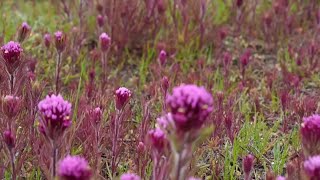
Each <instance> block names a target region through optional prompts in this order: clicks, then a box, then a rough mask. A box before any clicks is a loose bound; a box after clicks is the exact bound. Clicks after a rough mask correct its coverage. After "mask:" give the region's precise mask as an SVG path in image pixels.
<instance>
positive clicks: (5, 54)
mask: <svg viewBox="0 0 320 180" xmlns="http://www.w3.org/2000/svg"><path fill="white" fill-rule="evenodd" d="M22 52H23V49H22V48H21V46H20V44H19V43H18V42H14V41H10V42H8V43H7V44H5V45H3V46H2V47H1V55H2V58H3V59H4V62H5V65H6V68H7V70H8V72H9V73H10V74H12V73H13V72H14V71H15V70H16V69H17V67H18V66H19V64H20V55H21V53H22Z"/></svg>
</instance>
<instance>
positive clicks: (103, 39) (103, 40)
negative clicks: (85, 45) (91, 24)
mask: <svg viewBox="0 0 320 180" xmlns="http://www.w3.org/2000/svg"><path fill="white" fill-rule="evenodd" d="M99 41H100V48H101V50H102V51H103V52H105V51H107V50H108V49H109V48H110V45H111V38H110V37H109V36H108V34H107V33H102V34H101V35H100V37H99Z"/></svg>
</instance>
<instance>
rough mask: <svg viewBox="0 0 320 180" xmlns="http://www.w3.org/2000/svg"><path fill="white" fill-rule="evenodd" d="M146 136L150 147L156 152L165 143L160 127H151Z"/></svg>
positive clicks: (160, 149) (159, 150)
mask: <svg viewBox="0 0 320 180" xmlns="http://www.w3.org/2000/svg"><path fill="white" fill-rule="evenodd" d="M148 137H149V140H150V143H151V146H152V149H154V150H156V152H162V151H163V148H164V147H165V144H166V135H165V133H164V132H163V131H162V130H161V129H160V128H155V129H152V130H150V131H149V132H148Z"/></svg>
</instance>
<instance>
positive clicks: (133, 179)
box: [120, 173, 141, 180]
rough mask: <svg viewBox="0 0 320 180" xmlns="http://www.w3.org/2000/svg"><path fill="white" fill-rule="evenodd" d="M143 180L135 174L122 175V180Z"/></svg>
mask: <svg viewBox="0 0 320 180" xmlns="http://www.w3.org/2000/svg"><path fill="white" fill-rule="evenodd" d="M140 179H141V178H140V177H139V176H138V175H136V174H133V173H125V174H122V175H121V177H120V180H140Z"/></svg>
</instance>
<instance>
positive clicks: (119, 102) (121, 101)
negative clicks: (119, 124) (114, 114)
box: [115, 87, 132, 110]
mask: <svg viewBox="0 0 320 180" xmlns="http://www.w3.org/2000/svg"><path fill="white" fill-rule="evenodd" d="M131 95H132V93H131V91H130V90H129V89H127V88H125V87H120V88H119V89H117V90H116V92H115V101H116V108H117V109H118V110H120V109H122V108H124V107H125V105H126V104H127V103H128V102H129V100H130V97H131Z"/></svg>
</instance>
